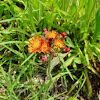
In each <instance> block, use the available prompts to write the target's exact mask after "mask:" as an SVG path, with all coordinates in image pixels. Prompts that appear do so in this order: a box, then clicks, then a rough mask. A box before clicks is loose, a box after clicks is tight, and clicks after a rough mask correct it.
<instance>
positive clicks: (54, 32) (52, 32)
mask: <svg viewBox="0 0 100 100" xmlns="http://www.w3.org/2000/svg"><path fill="white" fill-rule="evenodd" d="M46 37H47V38H48V39H50V38H52V39H55V38H56V37H58V33H57V32H56V31H54V30H53V31H49V32H48V33H46Z"/></svg>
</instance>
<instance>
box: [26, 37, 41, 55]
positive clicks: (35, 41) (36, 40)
mask: <svg viewBox="0 0 100 100" xmlns="http://www.w3.org/2000/svg"><path fill="white" fill-rule="evenodd" d="M41 44H42V37H39V36H36V37H33V38H32V39H31V40H30V44H29V45H28V50H29V51H30V52H31V53H33V54H34V53H36V52H40V51H39V50H40V47H41Z"/></svg>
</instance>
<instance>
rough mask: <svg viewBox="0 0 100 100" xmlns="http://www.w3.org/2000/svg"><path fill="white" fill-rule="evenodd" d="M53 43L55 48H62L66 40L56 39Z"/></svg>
mask: <svg viewBox="0 0 100 100" xmlns="http://www.w3.org/2000/svg"><path fill="white" fill-rule="evenodd" d="M53 44H54V47H53V48H54V49H58V50H60V48H64V47H65V44H64V41H63V40H62V39H55V40H54V43H53Z"/></svg>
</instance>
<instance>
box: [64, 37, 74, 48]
mask: <svg viewBox="0 0 100 100" xmlns="http://www.w3.org/2000/svg"><path fill="white" fill-rule="evenodd" d="M65 44H66V45H67V46H69V47H72V48H74V47H75V46H74V43H73V42H72V40H71V39H70V38H69V37H67V38H66V41H65Z"/></svg>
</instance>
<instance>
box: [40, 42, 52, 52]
mask: <svg viewBox="0 0 100 100" xmlns="http://www.w3.org/2000/svg"><path fill="white" fill-rule="evenodd" d="M49 48H50V47H49V43H48V42H46V41H43V42H42V45H41V48H40V52H43V53H44V54H45V53H48V50H49Z"/></svg>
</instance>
